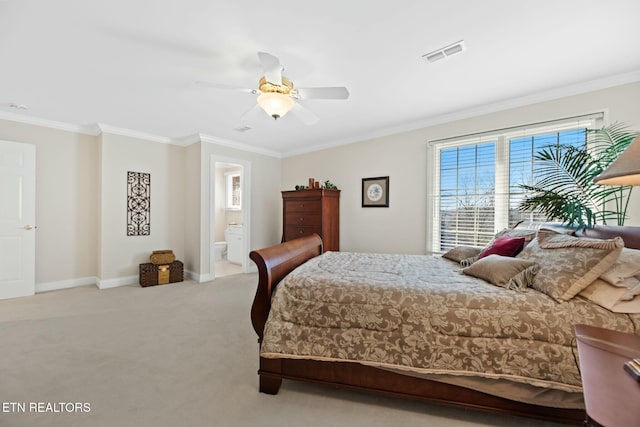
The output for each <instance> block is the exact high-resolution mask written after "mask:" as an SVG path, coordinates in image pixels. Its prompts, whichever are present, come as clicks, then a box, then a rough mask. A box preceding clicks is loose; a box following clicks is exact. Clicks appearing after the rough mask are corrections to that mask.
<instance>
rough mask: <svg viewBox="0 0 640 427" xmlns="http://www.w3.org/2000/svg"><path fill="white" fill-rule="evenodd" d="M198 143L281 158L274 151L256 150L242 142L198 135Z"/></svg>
mask: <svg viewBox="0 0 640 427" xmlns="http://www.w3.org/2000/svg"><path fill="white" fill-rule="evenodd" d="M198 137H199V138H200V141H202V142H206V143H209V144H215V145H222V146H224V147H229V148H235V149H237V150H242V151H249V152H252V153H256V154H262V155H264V156H269V157H276V158H282V153H280V152H278V151H275V150H268V149H266V148H258V147H254V146H252V145H249V144H244V143H242V142H235V141H231V140H228V139H223V138H218V137H215V136H209V135H204V134H198Z"/></svg>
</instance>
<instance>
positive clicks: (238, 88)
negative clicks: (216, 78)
mask: <svg viewBox="0 0 640 427" xmlns="http://www.w3.org/2000/svg"><path fill="white" fill-rule="evenodd" d="M196 84H197V85H198V86H204V87H212V88H214V89H224V90H236V91H240V92H247V93H253V94H255V93H258V91H257V90H256V89H248V88H246V87H242V86H236V85H227V84H224V83H212V82H202V81H197V82H196Z"/></svg>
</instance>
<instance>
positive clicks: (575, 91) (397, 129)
mask: <svg viewBox="0 0 640 427" xmlns="http://www.w3.org/2000/svg"><path fill="white" fill-rule="evenodd" d="M639 81H640V70H635V71H631V72H628V73H623V74H617V75H614V76H608V77H603V78H600V79H594V80H589V81H586V82H581V83H576V84H573V85H567V86H562V87H559V88H554V89H550V90H546V91H540V92H536V93H532V94H529V95H524V96H520V97H516V98H511V99H507V100H504V101H498V102H494V103H491V104H486V105H482V106H477V107H472V108H467V109H464V110H459V111H453V112H449V113H444V114H440V115H437V116H431V117H428V118H426V119H422V120H417V121H412V122H408V123H404V124H402V125H399V126H392V127H387V128H383V129H379V130H377V131H373V132H368V133H364V134H358V135H354V136H352V137H349V138H345V139H341V140H337V141H333V142H330V143H326V144H318V145H313V146H310V147H306V148H301V149H298V150H291V151H287V152H283V153H282V154H281V156H282V157H283V158H287V157H293V156H298V155H301V154H308V153H312V152H315V151H320V150H326V149H329V148H335V147H339V146H342V145H349V144H353V143H356V142H362V141H367V140H371V139H376V138H381V137H384V136H389V135H394V134H398V133H403V132H410V131H414V130H417V129H423V128H427V127H430V126H435V125H440V124H444V123H449V122H454V121H457V120H463V119H468V118H472V117H477V116H482V115H485V114H490V113H496V112H499V111H504V110H509V109H512V108H518V107H525V106H527V105H533V104H538V103H540V102H545V101H552V100H554V99H559V98H564V97H568V96H574V95H581V94H584V93H589V92H595V91H598V90H602V89H607V88H610V87H615V86H621V85H625V84H629V83H636V82H639Z"/></svg>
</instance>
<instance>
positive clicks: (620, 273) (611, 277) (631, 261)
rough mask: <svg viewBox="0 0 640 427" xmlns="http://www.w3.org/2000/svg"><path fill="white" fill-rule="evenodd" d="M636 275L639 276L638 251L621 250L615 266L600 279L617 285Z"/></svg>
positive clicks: (639, 252) (639, 260) (639, 254)
mask: <svg viewBox="0 0 640 427" xmlns="http://www.w3.org/2000/svg"><path fill="white" fill-rule="evenodd" d="M638 274H640V250H638V249H629V248H623V249H622V253H621V254H620V256H619V257H618V260H617V261H616V262H615V264H613V266H612V267H611V268H610V269H608V270H607V271H605V272H604V274H602V276H600V278H601V279H602V280H604V281H605V282H609V283H611V284H612V285H618V284H620V283H622V282H624V280H625V279H628V278H630V277H633V276H636V275H638Z"/></svg>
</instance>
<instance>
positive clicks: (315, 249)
mask: <svg viewBox="0 0 640 427" xmlns="http://www.w3.org/2000/svg"><path fill="white" fill-rule="evenodd" d="M576 234H577V235H579V236H585V237H596V238H611V237H614V236H621V237H622V238H623V239H624V240H625V246H627V247H632V248H640V227H610V226H596V227H595V228H594V229H590V230H586V231H581V232H579V233H576ZM320 254H322V240H321V239H320V237H319V236H318V235H316V234H313V235H310V236H306V237H301V238H299V239H296V240H292V241H288V242H284V243H281V244H279V245H275V246H271V247H268V248H265V249H260V250H256V251H252V252H251V253H250V255H249V256H250V258H251V259H252V260H253V261H254V262H255V263H256V265H257V266H258V275H259V276H258V277H259V279H258V280H259V282H258V289H257V291H256V295H255V298H254V301H253V305H252V307H251V322H252V324H253V329H254V330H255V331H256V333H257V334H258V343H261V342H262V338H263V331H264V326H265V323H266V321H267V316H268V315H269V310H270V308H271V295H272V293H273V290H274V289H275V287H276V286H277V285H278V283H279V282H280V281H281V280H282V279H283V278H284V277H285V276H286V275H287V274H289V272H291V271H292V270H293V269H295V268H296V267H298V266H299V265H301V264H303V263H304V262H306V261H307V260H308V259H310V258H313V257H316V256H318V255H320ZM258 375H259V376H260V391H261V392H263V393H268V394H277V393H278V390H279V389H280V385H281V384H282V379H283V378H284V379H291V380H297V381H307V382H313V383H319V384H326V385H329V386H334V387H341V388H346V389H353V390H361V391H366V392H371V393H376V394H381V395H385V396H393V397H399V398H403V399H413V400H420V401H425V402H435V403H442V404H447V405H454V406H459V407H464V408H470V409H478V410H483V411H488V412H494V413H503V414H510V415H519V416H526V417H532V418H538V419H543V420H550V421H555V422H562V423H567V424H583V422H584V420H585V412H584V410H580V409H562V408H551V407H546V406H537V405H533V404H527V403H522V402H517V401H513V400H509V399H505V398H500V397H497V396H493V395H490V394H486V393H482V392H479V391H475V390H471V389H468V388H465V387H460V386H456V385H451V384H446V383H441V382H438V381H432V380H427V379H422V378H416V377H411V376H406V375H401V374H397V373H394V372H390V371H387V370H384V369H379V368H374V367H371V366H365V365H361V364H359V363H353V362H327V361H315V360H304V359H285V358H282V359H266V358H263V357H260V369H259V371H258Z"/></svg>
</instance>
